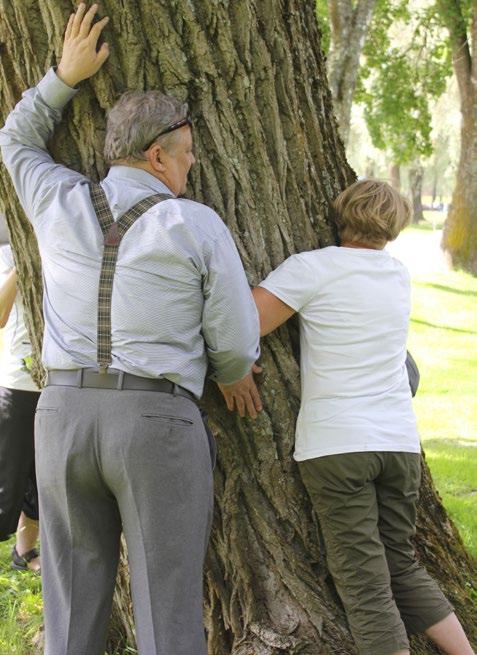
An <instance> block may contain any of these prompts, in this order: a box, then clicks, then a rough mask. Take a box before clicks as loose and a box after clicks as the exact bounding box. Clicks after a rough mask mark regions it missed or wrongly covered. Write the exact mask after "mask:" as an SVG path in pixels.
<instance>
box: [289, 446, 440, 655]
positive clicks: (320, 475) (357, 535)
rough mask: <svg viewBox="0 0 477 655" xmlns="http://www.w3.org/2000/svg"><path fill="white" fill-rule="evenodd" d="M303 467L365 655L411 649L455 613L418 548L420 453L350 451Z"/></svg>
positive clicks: (332, 568)
mask: <svg viewBox="0 0 477 655" xmlns="http://www.w3.org/2000/svg"><path fill="white" fill-rule="evenodd" d="M299 468H300V473H301V476H302V479H303V482H304V484H305V486H306V488H307V490H308V493H309V494H310V497H311V500H312V503H313V507H314V509H315V511H316V513H317V515H318V518H319V520H320V526H321V529H322V533H323V537H324V541H325V546H326V557H327V562H328V567H329V569H330V573H331V575H332V576H333V580H334V582H335V585H336V589H337V591H338V593H339V595H340V597H341V600H342V602H343V605H344V608H345V611H346V615H347V618H348V622H349V625H350V629H351V632H352V634H353V637H354V639H355V641H356V645H357V646H358V651H359V653H360V655H389V654H390V653H395V652H397V651H399V650H404V649H407V648H409V642H408V639H407V634H406V633H409V634H413V633H417V632H423V631H424V630H426V629H427V628H429V627H431V626H432V625H434V624H435V623H438V622H439V621H441V620H442V619H444V618H445V617H446V616H448V614H450V613H451V612H452V607H451V605H450V604H449V602H448V601H447V600H446V598H445V597H444V595H443V594H442V592H441V591H440V589H439V587H438V586H437V584H436V583H435V581H434V580H433V579H432V578H431V577H430V576H429V574H428V573H427V572H426V570H425V569H424V568H423V567H422V566H421V565H420V564H419V563H418V562H417V560H416V557H415V552H414V547H413V544H412V537H413V536H414V533H415V525H416V501H417V498H418V492H419V484H420V475H421V465H420V455H419V454H415V453H399V452H397V453H395V452H365V453H346V454H340V455H329V456H327V457H318V458H316V459H311V460H306V461H303V462H299Z"/></svg>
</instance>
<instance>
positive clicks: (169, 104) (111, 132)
mask: <svg viewBox="0 0 477 655" xmlns="http://www.w3.org/2000/svg"><path fill="white" fill-rule="evenodd" d="M186 116H187V104H186V103H184V102H182V101H181V100H179V99H178V98H174V97H173V96H169V95H165V94H164V93H160V92H159V91H127V92H126V93H123V95H122V96H121V97H120V98H119V100H118V101H117V102H116V104H115V105H114V106H113V107H111V109H110V110H109V112H108V117H107V123H106V140H105V144H104V157H105V159H106V162H107V163H108V164H114V163H115V162H117V161H118V160H123V159H142V160H144V159H145V157H144V148H145V147H146V146H148V145H150V144H151V143H152V142H153V141H154V140H155V137H157V135H158V134H159V133H160V132H162V130H164V129H166V127H168V126H169V125H172V124H174V123H176V122H178V121H180V120H182V119H183V118H185V117H186ZM162 138H163V142H162V145H163V146H164V147H165V148H167V146H168V145H170V143H168V141H169V142H170V141H172V140H173V139H174V138H175V135H174V132H171V133H170V134H167V135H164V137H162Z"/></svg>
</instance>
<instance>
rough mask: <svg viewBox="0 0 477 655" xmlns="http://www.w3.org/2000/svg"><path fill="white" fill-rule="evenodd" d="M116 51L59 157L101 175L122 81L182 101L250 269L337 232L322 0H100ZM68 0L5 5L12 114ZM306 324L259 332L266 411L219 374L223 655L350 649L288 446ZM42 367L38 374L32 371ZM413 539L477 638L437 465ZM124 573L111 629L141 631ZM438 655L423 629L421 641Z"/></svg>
mask: <svg viewBox="0 0 477 655" xmlns="http://www.w3.org/2000/svg"><path fill="white" fill-rule="evenodd" d="M103 6H104V12H105V13H107V14H108V15H110V16H111V22H110V24H109V26H108V28H107V33H106V37H105V38H106V39H107V41H108V42H109V43H110V46H111V52H112V54H111V57H110V60H109V62H108V63H107V64H106V66H105V68H104V70H102V71H101V72H100V73H99V74H98V75H97V76H96V77H95V78H93V79H92V80H91V81H90V82H88V83H85V84H83V85H82V89H81V92H80V93H79V94H78V96H77V97H76V98H75V99H74V101H73V103H72V104H71V106H70V107H69V108H68V109H67V111H66V112H65V117H64V121H63V123H62V126H61V127H60V128H59V129H58V131H57V134H56V136H55V138H54V140H53V142H52V144H51V151H52V153H53V155H54V157H55V158H57V159H58V160H61V161H63V162H64V163H65V164H67V165H68V166H71V167H73V168H76V169H78V170H81V171H83V172H85V173H87V174H89V175H91V176H92V177H94V178H95V179H97V178H98V177H101V176H102V175H104V173H105V166H104V163H103V159H102V155H101V143H102V140H103V132H104V111H105V109H107V108H108V107H109V106H111V105H112V103H113V102H114V100H115V97H116V96H117V94H118V93H120V92H121V91H123V90H125V89H126V88H138V87H139V88H160V89H163V90H165V91H167V92H171V93H174V94H177V95H179V96H181V97H182V98H184V99H185V98H187V100H188V102H189V104H190V108H191V112H192V115H193V116H194V117H195V119H196V122H195V127H194V137H195V150H196V155H197V158H198V162H199V163H198V164H197V165H196V167H195V168H194V170H193V173H192V177H191V185H190V193H191V195H192V196H193V197H194V198H195V199H197V200H202V201H204V202H206V203H207V204H209V205H211V206H212V207H213V208H214V209H215V210H217V211H218V212H219V214H220V215H221V216H222V217H223V219H224V221H225V222H226V223H227V225H228V226H229V228H230V230H231V231H232V234H233V236H234V238H235V241H236V243H237V246H238V249H239V252H240V254H241V256H242V260H243V262H244V265H245V268H246V271H247V274H248V277H249V281H250V282H251V284H256V283H257V282H259V281H260V280H261V279H262V278H263V277H264V276H265V275H266V274H267V273H268V271H269V270H270V269H271V268H273V267H275V266H277V265H278V264H279V263H281V262H282V261H283V259H284V258H285V257H287V256H288V255H290V254H291V253H294V252H297V251H302V250H307V249H312V248H317V247H321V246H324V245H327V244H330V243H332V242H333V231H332V229H331V228H330V225H329V222H328V219H327V216H328V209H329V203H330V200H331V199H332V198H333V197H334V196H335V195H336V194H337V192H338V191H339V190H340V189H342V188H343V187H344V186H346V185H347V184H348V183H350V182H351V181H353V180H354V174H353V172H352V171H351V170H350V168H349V166H348V165H347V163H346V160H345V156H344V151H343V147H342V143H341V141H340V139H339V137H338V134H337V128H336V124H335V121H334V119H333V118H331V117H332V110H331V95H330V93H329V90H328V87H327V83H326V73H325V67H324V60H323V57H322V54H321V51H320V47H319V43H320V36H319V32H318V29H317V26H316V21H315V15H314V3H313V2H302V1H301V0H260V1H258V0H242V1H241V2H230V3H223V2H221V3H217V2H212V1H211V0H193V1H191V0H175V1H174V2H162V1H159V0H139V1H138V0H123V1H122V2H121V3H117V2H113V0H104V3H103ZM70 10H71V4H70V3H69V2H68V1H67V0H30V1H28V2H26V1H25V2H24V3H10V2H8V1H7V0H0V40H1V42H2V44H3V51H2V61H1V65H0V76H1V82H2V85H1V88H0V113H1V115H2V118H5V117H6V115H7V113H8V111H9V110H10V109H11V108H12V106H13V104H14V102H15V101H16V100H18V97H19V95H20V92H21V91H22V90H24V89H25V88H26V87H29V86H32V85H33V84H35V83H36V82H38V80H39V79H40V77H41V76H42V74H43V72H44V70H45V69H46V67H47V66H48V65H49V64H51V63H53V62H54V61H55V60H56V58H57V56H58V54H59V52H60V44H61V35H62V31H63V26H64V24H65V22H66V19H67V16H68V12H69V11H70ZM1 197H2V200H3V202H4V203H5V206H6V211H7V217H8V220H9V223H10V226H11V229H12V238H13V246H14V249H15V253H16V258H17V262H18V266H19V270H20V281H21V287H22V292H23V294H24V296H25V302H26V307H27V316H28V325H29V328H30V331H31V333H32V338H33V343H34V345H35V349H36V353H37V355H38V349H39V344H40V341H41V312H40V300H39V296H40V266H39V260H38V254H37V250H36V247H35V241H34V237H33V235H32V233H31V230H30V228H29V224H28V221H27V219H26V217H25V216H24V214H23V213H22V211H21V209H20V207H19V206H18V203H17V202H16V200H15V196H14V193H13V191H12V188H11V184H10V182H9V180H8V178H7V176H6V174H5V171H4V170H2V176H1ZM294 345H296V324H295V323H293V322H291V323H290V325H287V326H286V327H283V328H281V329H280V330H279V331H278V332H277V333H276V334H273V335H271V336H270V337H268V338H267V339H266V340H265V341H264V343H263V353H262V358H261V363H262V364H263V366H264V373H263V374H262V376H261V378H262V379H261V384H260V387H261V393H262V398H263V403H264V411H263V413H262V414H261V416H260V418H259V420H257V422H256V423H253V424H252V423H251V422H249V421H248V420H241V419H239V418H238V417H237V416H236V415H234V414H230V413H228V412H227V411H226V409H225V406H224V403H223V401H222V400H221V399H220V398H219V395H218V392H217V391H216V388H215V387H214V386H213V385H210V386H209V387H208V388H207V393H206V396H205V400H204V404H205V406H206V408H207V409H208V410H209V412H210V413H211V415H212V425H213V429H214V431H215V433H216V434H217V436H218V437H219V455H218V464H217V469H216V474H215V499H216V506H215V520H214V528H213V534H212V540H211V547H210V549H209V554H208V559H207V568H206V597H205V604H206V623H207V630H208V638H209V652H210V653H211V655H229V653H233V655H279V654H282V655H284V654H288V655H292V654H294V653H295V654H298V653H300V654H301V655H306V654H309V655H311V654H318V653H322V654H334V655H338V654H341V655H351V654H352V653H355V648H354V645H353V642H352V639H351V637H350V634H349V631H348V628H347V624H346V620H345V617H344V614H343V611H342V608H341V606H340V603H339V601H338V599H337V596H336V593H335V591H334V588H333V585H332V583H331V580H330V578H329V574H328V571H327V568H326V563H325V558H324V554H323V548H322V546H321V540H320V535H319V528H318V525H317V522H316V519H315V516H314V515H313V512H312V510H311V506H310V503H309V501H308V498H307V496H306V494H305V492H304V489H303V486H302V484H301V481H300V478H299V476H298V473H297V468H296V465H295V464H294V462H293V460H292V458H291V453H292V450H293V441H294V424H295V418H296V414H297V410H298V407H299V393H300V389H299V366H298V363H297V360H296V357H295V355H294V347H293V346H294ZM38 370H39V369H38V368H37V371H38ZM423 470H424V478H423V487H422V501H421V506H420V510H419V534H418V538H417V549H418V552H419V556H420V557H421V559H422V560H423V562H424V563H425V564H426V565H427V566H428V567H429V569H430V570H431V572H432V573H433V574H434V575H435V576H436V577H437V578H438V579H439V580H440V582H441V584H442V586H443V587H444V589H445V591H446V592H447V594H448V595H449V597H450V599H451V601H452V602H453V603H454V604H455V606H456V608H457V611H458V612H459V614H460V615H461V617H462V619H463V621H464V623H465V624H466V627H467V629H468V630H469V632H470V633H471V634H473V635H474V637H477V634H476V628H475V625H476V623H477V621H476V620H475V619H476V618H477V612H476V608H475V605H473V604H472V602H471V600H470V592H471V587H472V584H473V583H475V578H474V577H473V576H474V574H475V570H474V569H473V564H472V562H471V561H470V559H469V557H468V555H467V554H466V553H465V551H464V548H463V546H462V542H461V540H460V538H459V535H458V534H457V532H456V530H455V528H454V526H453V525H452V523H451V522H450V521H449V519H448V517H447V516H446V513H445V511H444V509H443V507H442V505H441V503H440V500H439V498H438V496H437V495H436V493H435V491H434V488H433V486H432V482H431V480H430V476H429V473H428V470H427V467H426V466H425V464H423ZM127 587H128V585H127V571H126V569H125V568H122V569H121V571H120V585H119V588H118V589H117V594H116V603H115V619H116V621H115V624H116V626H117V627H118V628H119V632H120V633H121V634H123V635H124V634H129V638H130V639H132V638H133V632H132V628H131V626H132V619H131V612H130V601H129V597H128V593H127V591H128V589H127ZM432 652H436V651H434V650H433V649H432V648H431V647H430V646H429V645H427V644H426V643H424V642H423V641H416V643H415V648H414V650H413V653H415V655H422V654H424V653H432Z"/></svg>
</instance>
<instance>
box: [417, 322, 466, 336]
mask: <svg viewBox="0 0 477 655" xmlns="http://www.w3.org/2000/svg"><path fill="white" fill-rule="evenodd" d="M411 323H416V325H425V326H426V327H431V328H435V329H436V330H447V331H448V332H457V333H459V334H477V332H476V331H475V330H464V329H463V328H456V327H451V326H450V325H436V324H435V323H429V321H423V320H421V319H420V318H411Z"/></svg>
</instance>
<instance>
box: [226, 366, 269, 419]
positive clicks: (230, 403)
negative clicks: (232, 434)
mask: <svg viewBox="0 0 477 655" xmlns="http://www.w3.org/2000/svg"><path fill="white" fill-rule="evenodd" d="M261 371H262V369H261V368H260V367H259V366H257V365H256V364H254V365H253V366H252V370H251V371H250V373H249V374H248V375H246V376H245V377H244V378H242V379H241V380H239V381H238V382H234V384H220V383H219V384H218V387H219V389H220V391H221V392H222V395H223V396H224V398H225V402H226V403H227V408H228V409H229V410H230V411H231V412H232V411H233V410H234V409H237V411H238V413H239V414H240V416H242V417H243V416H246V414H248V415H249V416H250V417H251V418H253V419H256V418H257V412H261V411H262V401H261V399H260V394H259V393H258V389H257V387H256V385H255V381H254V379H253V374H254V373H261Z"/></svg>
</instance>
